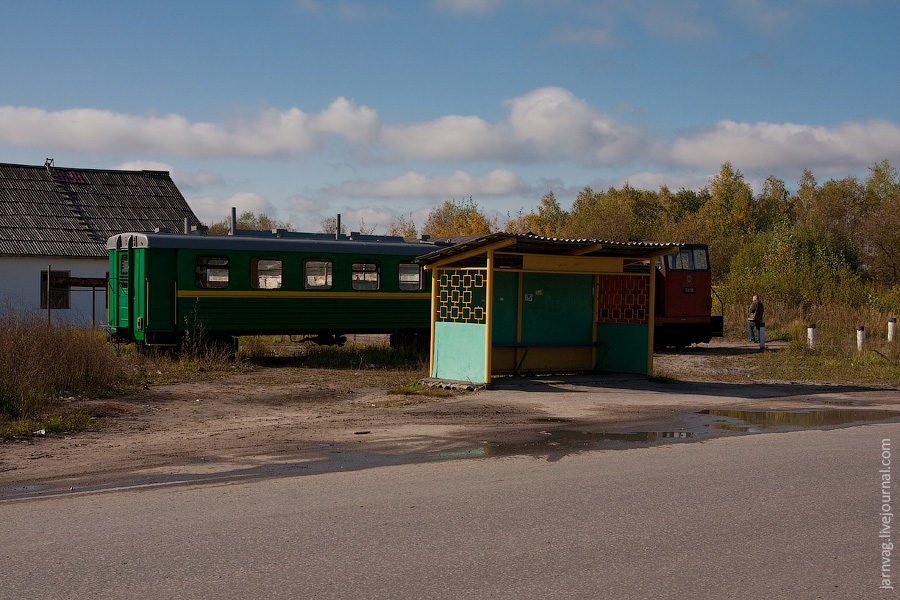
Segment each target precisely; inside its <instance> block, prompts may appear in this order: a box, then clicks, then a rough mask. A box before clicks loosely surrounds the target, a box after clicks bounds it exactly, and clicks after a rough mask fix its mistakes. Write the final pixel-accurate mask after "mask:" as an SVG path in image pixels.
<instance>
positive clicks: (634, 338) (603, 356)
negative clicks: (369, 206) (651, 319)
mask: <svg viewBox="0 0 900 600" xmlns="http://www.w3.org/2000/svg"><path fill="white" fill-rule="evenodd" d="M648 333H649V332H648V326H647V325H633V324H630V323H597V341H599V342H605V343H606V344H605V345H604V346H601V347H599V348H597V368H598V369H599V370H601V371H616V372H619V373H641V374H644V375H646V374H647V353H648V343H649V340H648V339H647V336H648Z"/></svg>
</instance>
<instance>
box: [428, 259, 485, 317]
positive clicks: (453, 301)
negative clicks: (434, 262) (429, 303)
mask: <svg viewBox="0 0 900 600" xmlns="http://www.w3.org/2000/svg"><path fill="white" fill-rule="evenodd" d="M486 286H487V278H486V272H485V271H474V270H473V271H441V273H440V277H439V279H438V303H437V320H438V321H441V322H449V323H477V324H484V323H485V305H486V303H485V298H486V297H487V293H486Z"/></svg>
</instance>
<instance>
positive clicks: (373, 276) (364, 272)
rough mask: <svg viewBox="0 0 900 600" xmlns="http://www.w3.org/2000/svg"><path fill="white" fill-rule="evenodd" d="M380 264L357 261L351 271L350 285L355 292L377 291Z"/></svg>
mask: <svg viewBox="0 0 900 600" xmlns="http://www.w3.org/2000/svg"><path fill="white" fill-rule="evenodd" d="M380 274H381V272H380V269H379V267H378V263H374V262H363V261H356V262H354V263H353V266H352V267H351V271H350V276H351V277H350V283H351V285H352V286H353V289H354V290H377V289H378V284H379V275H380Z"/></svg>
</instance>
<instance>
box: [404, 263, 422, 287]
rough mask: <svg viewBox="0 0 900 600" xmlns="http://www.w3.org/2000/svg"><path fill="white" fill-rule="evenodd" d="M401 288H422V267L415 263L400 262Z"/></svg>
mask: <svg viewBox="0 0 900 600" xmlns="http://www.w3.org/2000/svg"><path fill="white" fill-rule="evenodd" d="M400 289H401V290H421V289H422V267H420V266H419V265H417V264H415V263H400Z"/></svg>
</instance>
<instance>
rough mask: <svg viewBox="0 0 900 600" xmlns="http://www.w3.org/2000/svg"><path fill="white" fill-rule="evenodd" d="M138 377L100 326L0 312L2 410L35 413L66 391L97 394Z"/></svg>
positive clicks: (4, 412)
mask: <svg viewBox="0 0 900 600" xmlns="http://www.w3.org/2000/svg"><path fill="white" fill-rule="evenodd" d="M136 383H137V380H136V378H135V377H134V376H133V374H132V373H131V371H130V369H129V368H127V366H126V365H125V364H124V363H123V361H122V360H121V359H120V358H118V357H117V356H116V354H115V349H114V348H113V346H111V345H110V344H108V343H107V342H106V338H105V335H104V334H103V333H102V332H98V331H91V330H84V329H77V328H72V327H49V326H47V324H46V323H42V322H41V321H39V320H37V319H28V318H22V317H19V316H17V315H8V316H5V317H0V416H2V415H5V416H6V417H7V418H18V419H23V418H30V417H36V416H40V415H44V414H46V413H47V411H48V410H52V409H53V408H54V407H55V406H56V405H58V404H59V403H60V402H61V401H62V400H63V399H66V398H68V397H71V396H84V397H96V396H101V395H105V394H110V393H113V392H116V391H118V390H122V389H126V388H128V387H130V386H133V385H135V384H136Z"/></svg>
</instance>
